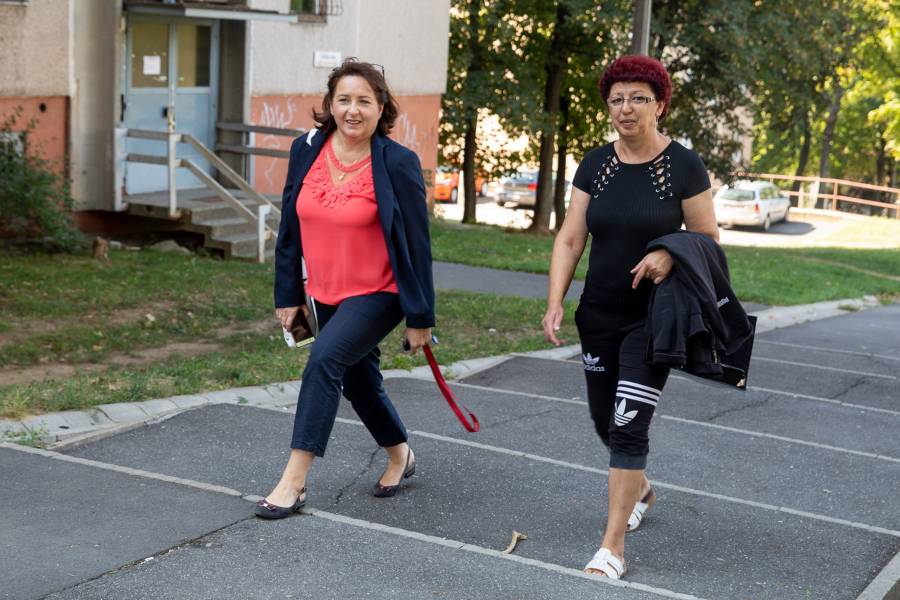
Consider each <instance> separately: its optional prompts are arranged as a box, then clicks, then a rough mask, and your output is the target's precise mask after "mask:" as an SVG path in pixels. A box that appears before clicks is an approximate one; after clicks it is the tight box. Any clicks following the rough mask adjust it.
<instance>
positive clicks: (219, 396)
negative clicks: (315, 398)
mask: <svg viewBox="0 0 900 600" xmlns="http://www.w3.org/2000/svg"><path fill="white" fill-rule="evenodd" d="M880 305H881V303H880V302H879V300H878V299H877V298H876V297H874V296H865V297H863V298H851V299H848V300H832V301H829V302H817V303H815V304H805V305H801V306H788V307H774V308H768V309H766V310H763V311H760V312H759V313H757V326H756V333H764V332H766V331H772V330H773V329H780V328H782V327H790V326H792V325H798V324H800V323H806V322H809V321H817V320H820V319H827V318H830V317H835V316H838V315H843V314H846V313H848V312H856V311H859V310H865V309H868V308H873V307H876V306H880ZM580 351H581V346H580V345H579V344H573V345H569V346H561V347H559V348H550V349H547V350H534V351H532V352H515V353H510V354H503V355H499V356H488V357H483V358H473V359H468V360H461V361H458V362H455V363H453V364H451V365H448V366H444V367H441V370H442V372H443V374H444V376H445V377H446V378H448V379H457V380H458V379H464V378H466V377H469V376H471V375H474V374H475V373H478V372H480V371H484V370H486V369H489V368H491V367H494V366H496V365H499V364H500V363H503V362H505V361H507V360H509V359H510V358H512V357H515V356H524V357H530V358H543V359H549V360H562V359H567V358H571V357H572V356H574V355H575V354H577V353H579V352H580ZM382 375H383V376H384V378H385V379H393V378H399V377H409V378H413V379H431V368H430V367H428V366H427V365H423V366H420V367H416V368H414V369H411V370H409V371H407V370H404V369H389V370H387V371H382ZM299 391H300V381H286V382H282V383H273V384H268V385H262V386H252V387H241V388H232V389H229V390H219V391H215V392H207V393H203V394H188V395H182V396H173V397H171V398H159V399H154V400H145V401H143V402H121V403H116V404H101V405H99V406H95V407H93V408H90V409H85V410H66V411H61V412H56V413H48V414H43V415H36V416H33V417H28V418H26V419H23V420H21V421H13V420H8V419H0V442H4V441H7V442H17V441H18V442H19V443H25V444H26V445H42V446H44V447H47V448H60V447H62V446H70V445H75V444H80V443H84V442H87V441H92V440H95V439H98V438H102V437H108V436H111V435H115V434H117V433H122V432H124V431H128V430H130V429H134V428H136V427H140V426H142V425H147V424H150V423H155V422H159V421H162V420H165V419H168V418H171V417H173V416H175V415H177V414H179V413H181V412H184V411H186V410H190V409H192V408H197V407H200V406H208V405H211V404H241V405H247V406H257V407H262V408H276V409H284V408H286V407H289V406H292V405H293V404H294V403H296V401H297V394H298V393H299Z"/></svg>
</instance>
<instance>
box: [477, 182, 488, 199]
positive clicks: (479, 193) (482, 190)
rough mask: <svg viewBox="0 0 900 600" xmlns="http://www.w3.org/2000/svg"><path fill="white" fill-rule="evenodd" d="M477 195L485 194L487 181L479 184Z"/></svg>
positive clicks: (482, 195)
mask: <svg viewBox="0 0 900 600" xmlns="http://www.w3.org/2000/svg"><path fill="white" fill-rule="evenodd" d="M478 195H479V196H481V197H484V196H487V181H485V182H484V183H482V184H481V189H480V190H478Z"/></svg>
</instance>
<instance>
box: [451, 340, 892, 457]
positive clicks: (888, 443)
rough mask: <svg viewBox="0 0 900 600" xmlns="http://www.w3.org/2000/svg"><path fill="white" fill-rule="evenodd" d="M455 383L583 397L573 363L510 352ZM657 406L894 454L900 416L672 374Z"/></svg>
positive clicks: (689, 415)
mask: <svg viewBox="0 0 900 600" xmlns="http://www.w3.org/2000/svg"><path fill="white" fill-rule="evenodd" d="M762 368H763V369H765V368H767V367H766V366H763V367H762ZM461 383H466V384H474V385H481V386H486V387H492V388H497V389H506V390H513V391H518V392H524V393H531V394H543V395H547V396H556V397H562V398H568V399H576V400H580V401H585V402H586V401H587V394H586V391H585V383H584V372H583V370H582V366H581V364H580V363H574V362H563V361H548V360H542V359H535V358H525V357H515V358H512V359H510V360H509V361H507V362H505V363H503V364H501V365H498V366H496V367H493V368H491V369H488V370H485V371H482V372H480V373H477V374H476V375H474V376H472V377H466V378H464V379H463V380H462V381H461ZM897 393H900V392H895V394H897ZM895 397H896V396H895ZM657 411H658V414H659V415H669V416H673V417H679V418H685V419H692V420H696V421H703V422H710V423H715V424H719V425H725V426H730V427H738V428H742V429H748V430H752V431H758V432H762V433H770V434H773V435H781V436H787V437H792V438H798V439H802V440H806V441H809V442H816V443H820V444H828V445H835V446H840V447H845V448H849V449H853V450H858V451H861V452H874V453H876V454H886V455H888V456H893V457H896V458H900V452H898V450H897V433H896V432H897V428H898V426H900V416H898V415H893V414H884V413H879V412H874V411H865V410H860V409H857V408H852V407H847V406H841V405H837V404H830V403H826V402H820V401H816V400H810V399H804V398H796V397H791V396H786V395H780V394H772V393H769V392H763V391H754V390H752V389H751V390H748V391H744V392H742V391H740V390H732V389H729V388H728V387H726V386H722V385H715V384H708V383H703V382H702V380H699V379H697V378H685V377H684V376H682V375H680V374H677V373H673V375H672V376H670V377H669V381H668V382H667V383H666V388H665V391H664V393H663V396H662V401H661V403H660V405H659V408H658V409H657Z"/></svg>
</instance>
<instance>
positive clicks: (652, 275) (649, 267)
mask: <svg viewBox="0 0 900 600" xmlns="http://www.w3.org/2000/svg"><path fill="white" fill-rule="evenodd" d="M629 272H630V273H634V281H632V282H631V289H635V290H636V289H637V286H638V284H640V283H641V279H643V278H644V277H646V278H647V279H652V280H653V283H654V284H656V285H659V284H660V283H662V280H663V279H665V278H666V277H668V276H669V273H671V272H672V255H671V254H669V253H668V252H667V251H666V250H664V249H662V248H660V249H659V250H654V251H653V252H650V253H648V254H647V256H645V257H644V258H642V259H641V262H639V263H638V264H637V265H635V267H634V268H633V269H632V270H631V271H629Z"/></svg>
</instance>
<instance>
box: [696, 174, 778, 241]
mask: <svg viewBox="0 0 900 600" xmlns="http://www.w3.org/2000/svg"><path fill="white" fill-rule="evenodd" d="M713 206H714V207H715V211H716V221H717V222H718V223H719V224H720V225H729V226H730V225H751V226H755V227H760V228H762V230H763V231H768V230H769V227H771V225H772V223H777V222H778V221H787V220H788V214H789V213H790V210H791V201H790V200H789V199H788V198H787V197H785V196H784V195H783V194H782V193H781V190H780V189H778V187H776V186H775V185H774V184H772V183H770V182H768V181H736V182H734V183H733V184H732V185H731V186H727V185H726V186H722V187H721V188H719V191H717V192H716V195H715V196H714V197H713Z"/></svg>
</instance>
